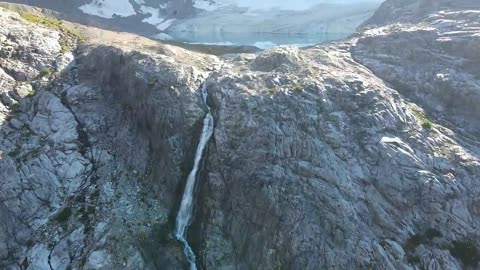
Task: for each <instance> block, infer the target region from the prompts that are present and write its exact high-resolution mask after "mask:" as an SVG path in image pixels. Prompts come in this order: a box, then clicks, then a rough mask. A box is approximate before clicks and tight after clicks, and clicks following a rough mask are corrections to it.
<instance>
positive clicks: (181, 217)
mask: <svg viewBox="0 0 480 270" xmlns="http://www.w3.org/2000/svg"><path fill="white" fill-rule="evenodd" d="M201 94H202V99H203V102H204V103H205V105H206V106H207V110H208V111H207V114H206V115H205V118H204V120H203V128H202V133H201V135H200V141H199V143H198V146H197V151H196V153H195V160H194V164H193V168H192V170H191V171H190V173H189V175H188V178H187V182H186V186H185V190H184V193H183V197H182V201H181V204H180V208H179V210H178V215H177V219H176V223H175V237H176V238H177V240H178V241H179V242H180V243H181V244H182V245H183V252H184V253H185V256H186V257H187V260H188V263H189V265H190V270H196V269H197V266H196V264H195V254H194V253H193V250H192V248H191V247H190V245H189V244H188V242H187V240H186V239H187V227H188V226H189V225H190V218H191V216H192V210H193V197H194V191H195V183H196V179H197V172H198V168H199V166H200V161H201V160H202V155H203V152H204V149H205V146H206V145H207V143H208V141H209V140H210V137H211V136H212V134H213V124H214V121H213V116H212V113H211V111H210V107H209V106H208V104H207V98H208V89H207V82H206V81H205V82H204V83H203V85H202V89H201Z"/></svg>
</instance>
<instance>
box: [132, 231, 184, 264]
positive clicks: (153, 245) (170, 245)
mask: <svg viewBox="0 0 480 270" xmlns="http://www.w3.org/2000/svg"><path fill="white" fill-rule="evenodd" d="M172 232H173V228H171V226H170V225H169V224H163V225H161V224H156V225H154V226H153V228H152V231H151V232H150V234H149V235H148V236H146V237H145V238H144V239H140V240H139V242H140V243H139V246H140V247H141V249H142V255H143V257H144V258H145V259H146V261H148V262H149V265H148V267H149V268H150V269H165V270H178V269H188V264H187V262H186V260H185V257H184V254H183V251H182V246H181V245H180V243H179V242H178V241H177V240H176V239H175V237H174V236H173V233H172Z"/></svg>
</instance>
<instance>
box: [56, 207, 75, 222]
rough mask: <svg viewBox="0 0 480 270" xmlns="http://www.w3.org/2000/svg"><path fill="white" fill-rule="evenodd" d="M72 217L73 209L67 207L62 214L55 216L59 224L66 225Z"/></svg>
mask: <svg viewBox="0 0 480 270" xmlns="http://www.w3.org/2000/svg"><path fill="white" fill-rule="evenodd" d="M71 215H72V208H71V207H65V208H64V209H63V210H62V211H61V212H60V213H58V214H57V215H56V216H55V221H57V222H59V223H65V222H67V221H68V219H69V218H70V216H71Z"/></svg>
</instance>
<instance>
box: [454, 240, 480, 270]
mask: <svg viewBox="0 0 480 270" xmlns="http://www.w3.org/2000/svg"><path fill="white" fill-rule="evenodd" d="M449 251H450V254H452V256H454V257H455V258H457V259H459V260H460V261H462V263H463V264H464V265H465V266H471V267H475V266H477V265H478V263H479V262H480V252H479V251H478V248H477V246H476V245H475V243H474V242H473V241H471V240H466V241H453V242H452V245H451V247H450V248H449Z"/></svg>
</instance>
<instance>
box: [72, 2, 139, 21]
mask: <svg viewBox="0 0 480 270" xmlns="http://www.w3.org/2000/svg"><path fill="white" fill-rule="evenodd" d="M78 9H80V10H81V11H82V12H83V13H86V14H90V15H93V16H98V17H102V18H106V19H111V18H113V17H114V16H120V17H128V16H133V15H135V14H136V13H135V9H134V8H133V6H132V4H130V2H129V0H93V1H92V2H90V3H89V4H85V5H83V6H80V7H79V8H78Z"/></svg>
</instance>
